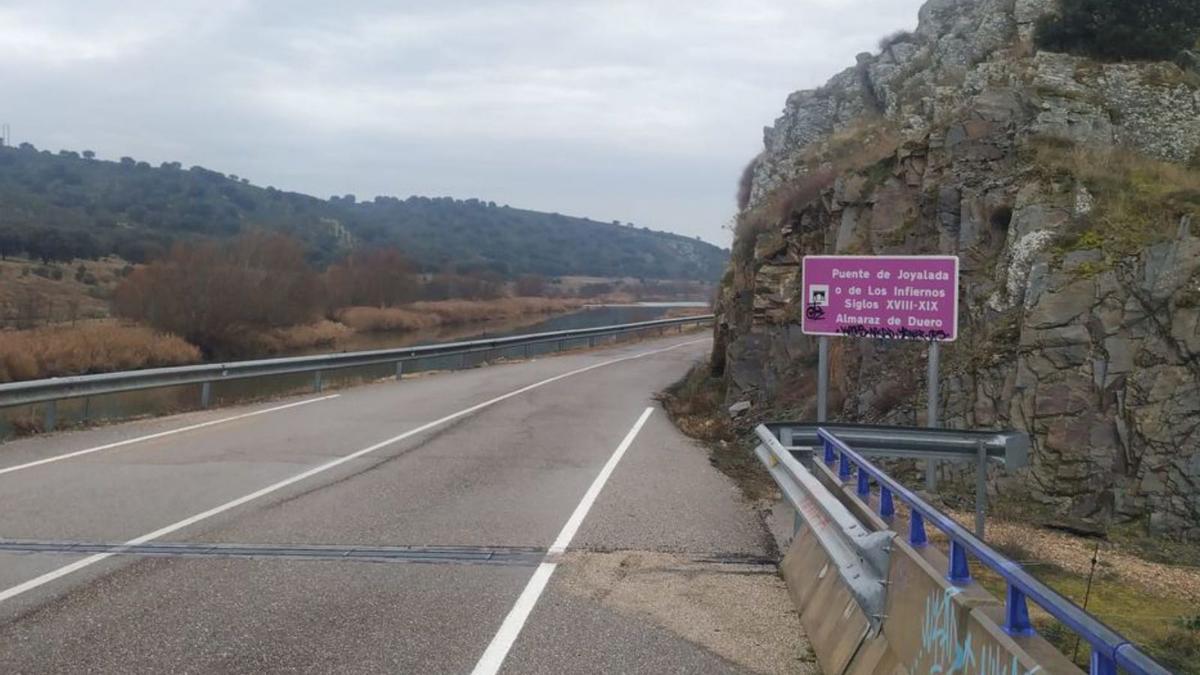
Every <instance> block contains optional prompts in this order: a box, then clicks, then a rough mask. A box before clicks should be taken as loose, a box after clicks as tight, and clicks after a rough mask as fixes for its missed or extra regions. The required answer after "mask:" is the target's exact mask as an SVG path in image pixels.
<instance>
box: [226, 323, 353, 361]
mask: <svg viewBox="0 0 1200 675" xmlns="http://www.w3.org/2000/svg"><path fill="white" fill-rule="evenodd" d="M353 332H354V331H353V330H351V329H350V328H349V327H347V326H345V325H344V324H340V323H338V322H336V321H318V322H316V323H310V324H304V325H300V326H288V327H287V328H273V329H271V330H266V331H253V332H247V333H245V334H244V335H241V336H239V337H238V352H239V353H244V354H247V355H252V356H268V355H272V354H282V353H292V352H297V351H304V350H308V349H315V348H330V347H333V346H334V345H336V344H337V343H338V341H340V340H342V339H344V338H346V337H348V336H350V335H351V334H352V333H353Z"/></svg>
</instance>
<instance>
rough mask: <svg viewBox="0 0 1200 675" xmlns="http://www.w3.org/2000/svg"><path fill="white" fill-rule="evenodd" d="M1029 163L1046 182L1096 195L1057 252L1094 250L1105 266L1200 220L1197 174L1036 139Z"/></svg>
mask: <svg viewBox="0 0 1200 675" xmlns="http://www.w3.org/2000/svg"><path fill="white" fill-rule="evenodd" d="M1031 147H1032V155H1031V157H1030V159H1031V160H1032V162H1033V164H1034V166H1035V167H1036V169H1037V171H1038V172H1039V174H1040V175H1041V177H1042V178H1043V180H1046V181H1048V182H1052V183H1060V184H1061V183H1078V184H1082V185H1083V186H1085V187H1087V189H1088V190H1089V191H1090V192H1091V193H1092V194H1093V195H1094V196H1095V200H1096V201H1095V207H1094V209H1093V211H1092V212H1091V213H1090V214H1086V215H1083V216H1081V217H1079V218H1077V219H1076V220H1075V221H1074V222H1073V223H1072V226H1071V227H1069V228H1066V230H1065V231H1064V233H1063V235H1062V236H1061V237H1060V238H1059V241H1058V242H1057V248H1058V253H1059V254H1060V256H1061V255H1065V254H1066V253H1069V252H1071V251H1080V250H1099V251H1101V252H1102V253H1103V254H1104V256H1105V261H1106V264H1108V265H1112V264H1113V263H1115V262H1116V261H1117V260H1120V259H1122V258H1126V257H1129V256H1135V255H1138V254H1139V253H1141V252H1142V251H1143V250H1144V249H1145V248H1146V247H1147V246H1151V245H1153V244H1156V243H1159V242H1163V241H1170V240H1172V239H1174V238H1175V236H1176V235H1177V233H1178V232H1179V227H1180V223H1181V222H1182V221H1183V219H1184V218H1186V217H1189V216H1190V217H1191V218H1192V220H1193V221H1197V220H1200V170H1196V169H1194V168H1191V167H1189V166H1185V165H1181V164H1172V163H1170V162H1162V161H1158V160H1155V159H1151V158H1148V157H1145V156H1143V155H1140V154H1138V153H1136V152H1133V151H1131V150H1127V149H1122V148H1108V149H1095V148H1087V147H1082V146H1077V145H1075V144H1073V143H1071V142H1069V141H1063V140H1061V139H1038V140H1037V141H1035V142H1034V143H1033V144H1032V146H1031Z"/></svg>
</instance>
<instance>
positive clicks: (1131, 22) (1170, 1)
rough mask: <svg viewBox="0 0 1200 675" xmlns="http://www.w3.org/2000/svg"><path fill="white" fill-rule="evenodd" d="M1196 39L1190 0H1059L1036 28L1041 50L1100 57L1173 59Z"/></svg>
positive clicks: (1196, 13) (1198, 17)
mask: <svg viewBox="0 0 1200 675" xmlns="http://www.w3.org/2000/svg"><path fill="white" fill-rule="evenodd" d="M1198 39H1200V3H1197V2H1195V0H1137V1H1136V2H1130V1H1129V0H1062V6H1061V8H1060V11H1059V13H1057V14H1050V15H1047V16H1045V17H1043V18H1042V19H1041V20H1040V21H1039V22H1038V27H1037V42H1038V46H1040V47H1041V48H1043V49H1050V50H1055V51H1065V52H1070V53H1072V54H1080V55H1083V56H1091V57H1095V58H1099V59H1106V60H1121V59H1149V60H1158V59H1165V60H1169V59H1174V58H1176V57H1177V56H1179V54H1180V53H1181V52H1183V51H1185V50H1190V49H1194V48H1196V45H1197V40H1198Z"/></svg>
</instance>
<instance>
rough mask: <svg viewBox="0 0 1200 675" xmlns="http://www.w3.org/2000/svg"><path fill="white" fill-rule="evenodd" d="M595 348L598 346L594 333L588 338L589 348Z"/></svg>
mask: <svg viewBox="0 0 1200 675" xmlns="http://www.w3.org/2000/svg"><path fill="white" fill-rule="evenodd" d="M595 348H596V336H595V335H593V336H591V337H589V338H588V349H595Z"/></svg>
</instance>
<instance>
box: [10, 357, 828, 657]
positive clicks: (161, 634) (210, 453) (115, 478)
mask: <svg viewBox="0 0 1200 675" xmlns="http://www.w3.org/2000/svg"><path fill="white" fill-rule="evenodd" d="M708 345H709V343H708V341H707V340H705V339H702V338H699V337H697V336H692V337H688V336H682V337H674V338H671V339H666V340H655V341H647V342H641V343H636V344H625V345H621V346H618V347H613V348H608V349H603V350H596V351H590V352H582V353H574V354H568V355H563V356H558V357H552V358H545V359H538V360H534V361H530V362H524V363H513V364H505V365H496V366H491V367H486V368H479V369H474V370H468V371H460V372H454V373H444V374H438V375H431V376H423V377H416V378H412V379H407V380H405V381H403V382H400V383H395V382H387V383H380V384H374V385H367V386H362V387H357V388H352V389H346V390H342V391H339V392H335V393H333V394H331V395H327V396H324V397H309V398H301V399H291V400H285V401H277V402H273V403H266V404H260V405H255V406H248V407H241V408H225V409H220V410H212V411H206V412H202V413H194V414H188V415H180V416H175V417H169V418H159V419H154V420H147V421H142V422H136V423H129V424H121V425H115V426H110V427H105V428H101V429H93V430H87V431H80V432H70V433H60V434H55V435H49V436H45V437H39V438H31V439H26V440H22V441H18V442H13V443H8V444H5V445H0V509H2V513H3V517H2V519H0V672H3V673H42V672H89V673H95V672H114V673H118V672H119V673H137V672H147V673H148V672H222V673H228V672H239V673H240V672H265V671H269V672H372V673H374V672H392V673H395V672H411V673H470V672H476V673H480V674H481V675H482V674H483V673H490V672H496V671H497V670H498V671H499V672H505V673H527V672H530V673H533V672H536V673H591V672H646V673H672V672H679V673H682V672H692V673H694V672H810V671H811V665H810V664H809V661H810V659H811V657H810V656H809V654H808V653H807V651H806V648H805V647H804V645H803V641H802V639H801V638H800V632H799V631H800V629H799V625H798V622H797V621H796V619H795V616H794V613H792V612H791V610H790V607H789V605H788V601H787V597H786V591H785V590H784V588H783V586H782V583H781V582H780V580H779V579H778V577H777V576H776V575H775V573H774V567H773V565H771V564H770V563H769V561H768V559H769V558H770V556H772V555H773V553H774V552H773V551H772V550H771V547H770V544H768V543H767V542H768V541H769V540H770V537H769V535H768V534H767V533H766V532H765V531H764V527H763V524H762V522H761V518H760V516H759V514H758V513H757V512H756V511H755V508H754V506H753V505H751V504H748V503H746V502H745V501H744V500H743V499H742V498H741V496H740V494H739V493H738V491H737V490H736V488H735V487H734V486H733V484H732V483H730V482H729V481H728V480H727V479H726V478H725V477H724V476H722V475H720V474H719V473H717V472H716V471H715V470H714V469H712V468H711V467H710V465H709V464H708V461H707V458H706V456H705V450H704V449H703V448H700V447H698V446H697V445H696V444H694V443H693V442H691V441H689V440H688V439H686V438H684V437H682V436H681V435H680V434H679V433H678V432H677V431H676V430H675V429H674V428H673V426H672V425H671V423H670V421H669V420H668V419H667V416H666V414H665V413H664V412H663V411H662V410H661V409H659V407H658V405H657V404H656V403H655V402H654V400H653V395H654V393H655V392H657V391H659V390H661V389H662V388H663V387H665V386H666V385H668V384H670V383H671V382H673V381H675V380H676V379H678V378H679V377H681V376H682V375H683V374H684V373H685V372H686V371H687V369H688V367H689V366H690V365H691V364H692V363H694V362H695V361H696V360H697V359H698V358H700V357H701V356H702V355H703V353H704V352H705V350H706V349H707V348H708ZM146 436H152V438H148V439H145V438H144V437H146ZM143 439H144V440H143ZM113 444H117V445H115V446H114V445H113ZM6 547H7V548H6Z"/></svg>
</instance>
